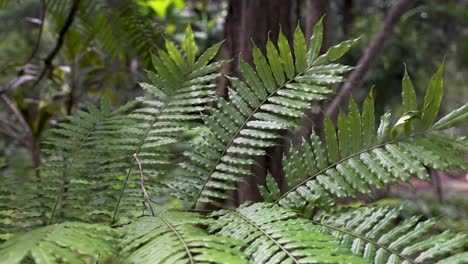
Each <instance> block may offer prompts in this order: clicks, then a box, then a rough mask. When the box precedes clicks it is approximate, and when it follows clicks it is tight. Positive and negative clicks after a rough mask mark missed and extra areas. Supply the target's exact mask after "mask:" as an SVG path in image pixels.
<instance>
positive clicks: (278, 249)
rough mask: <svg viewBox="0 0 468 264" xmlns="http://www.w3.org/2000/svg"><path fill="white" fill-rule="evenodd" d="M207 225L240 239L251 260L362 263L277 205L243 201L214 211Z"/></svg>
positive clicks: (223, 233)
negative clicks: (251, 203)
mask: <svg viewBox="0 0 468 264" xmlns="http://www.w3.org/2000/svg"><path fill="white" fill-rule="evenodd" d="M213 215H214V216H216V217H219V218H218V219H217V221H216V222H213V223H212V224H211V225H210V230H211V232H214V233H216V234H217V235H221V236H227V237H232V238H236V239H241V240H243V241H244V242H245V244H246V245H247V247H246V248H245V250H244V252H245V254H247V255H248V256H250V259H251V261H252V263H324V262H327V263H366V261H364V260H363V259H361V258H359V257H356V256H353V255H351V252H349V251H348V250H346V249H344V248H343V247H340V246H339V245H338V244H335V243H334V238H333V237H332V236H329V235H324V234H321V233H319V232H316V231H314V226H313V225H312V224H311V223H310V222H309V221H308V220H306V219H301V218H298V217H297V215H296V214H295V213H294V212H292V211H290V210H287V209H285V208H282V207H279V206H277V205H272V204H265V203H257V204H253V205H245V204H244V205H243V206H241V207H240V208H238V209H237V210H236V211H224V210H223V211H218V212H215V213H214V214H213Z"/></svg>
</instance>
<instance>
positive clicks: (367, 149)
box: [274, 129, 432, 204]
mask: <svg viewBox="0 0 468 264" xmlns="http://www.w3.org/2000/svg"><path fill="white" fill-rule="evenodd" d="M431 131H432V129H429V130H426V131H423V132H418V133H415V134H412V135H409V136H406V137H402V138H399V139H395V140H391V141H388V142H384V143H381V144H378V145H375V146H372V147H370V148H366V149H363V150H361V151H359V152H356V153H354V154H352V155H349V156H348V157H345V158H343V159H341V160H339V161H336V162H334V163H332V164H331V165H329V166H327V167H326V168H324V169H322V170H320V171H318V172H316V173H314V174H313V175H312V176H310V177H308V178H307V179H305V180H303V181H301V182H300V183H298V184H296V185H295V186H294V187H292V188H291V189H289V190H287V191H286V192H285V193H284V194H283V195H281V196H280V197H279V198H278V199H277V200H275V201H274V204H277V203H278V202H279V201H281V200H282V199H283V198H285V197H286V196H287V195H288V194H290V193H292V192H294V191H295V190H296V189H297V188H299V187H301V186H303V185H305V184H306V183H307V182H309V181H311V180H313V179H315V178H316V177H317V176H319V175H320V174H322V173H324V172H326V171H327V170H329V169H331V168H333V167H336V166H337V165H339V164H341V163H343V162H345V161H347V160H349V159H352V158H354V157H356V156H358V155H361V154H362V153H365V152H368V151H371V150H373V149H377V148H381V147H383V146H386V145H390V144H394V143H397V142H400V141H403V140H405V139H410V138H413V137H416V136H420V135H424V134H426V133H429V132H431Z"/></svg>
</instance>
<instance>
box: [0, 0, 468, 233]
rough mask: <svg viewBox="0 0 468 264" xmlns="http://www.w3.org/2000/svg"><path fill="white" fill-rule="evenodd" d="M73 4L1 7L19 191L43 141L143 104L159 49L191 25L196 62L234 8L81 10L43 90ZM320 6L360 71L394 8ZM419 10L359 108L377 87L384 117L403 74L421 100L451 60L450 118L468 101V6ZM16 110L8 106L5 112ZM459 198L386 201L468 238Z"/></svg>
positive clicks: (0, 159)
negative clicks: (94, 109) (91, 107)
mask: <svg viewBox="0 0 468 264" xmlns="http://www.w3.org/2000/svg"><path fill="white" fill-rule="evenodd" d="M306 1H314V0H294V1H293V0H291V1H290V3H291V5H293V6H294V8H292V10H293V13H294V14H292V15H291V20H292V21H293V22H292V24H294V25H295V24H296V23H300V24H301V26H302V27H303V28H305V27H306V26H307V25H305V23H306V21H307V16H308V14H307V12H306V11H307V9H306V8H303V7H304V5H305V4H306V3H305V2H306ZM73 2H74V1H71V0H69V1H68V0H67V1H63V0H0V21H1V22H0V39H1V41H0V90H1V95H2V104H0V133H1V134H2V136H1V137H0V146H1V147H0V149H1V151H0V175H1V177H21V178H22V179H24V181H28V179H30V178H31V177H33V174H34V168H35V167H37V166H38V164H39V163H40V160H41V158H40V156H39V154H38V150H37V146H38V145H39V142H40V141H41V136H42V135H43V131H44V130H45V129H46V128H49V127H51V126H53V125H54V124H56V123H57V122H61V121H63V120H65V118H66V117H67V116H69V115H71V114H73V113H74V112H75V111H77V110H78V109H82V108H83V107H84V106H85V105H86V104H89V103H97V102H98V101H99V99H100V98H101V97H102V96H104V95H107V96H109V97H110V98H111V100H112V103H113V105H114V106H118V105H122V104H123V103H125V102H127V101H129V100H131V99H133V98H134V97H135V96H138V95H139V94H140V93H141V90H140V89H139V87H138V83H139V82H141V81H143V80H144V78H145V74H144V73H145V69H150V68H151V66H150V65H151V62H150V54H151V52H152V53H155V52H156V50H157V49H158V47H162V46H163V45H164V40H163V39H164V38H168V39H171V40H174V41H176V42H179V43H180V41H181V40H182V38H183V34H184V29H185V27H186V25H187V24H191V25H192V28H193V29H194V32H195V37H196V40H197V44H198V50H199V51H203V50H204V49H205V48H206V47H208V46H210V45H212V44H214V43H216V42H218V41H220V40H222V39H223V38H225V30H224V29H225V19H226V16H227V14H228V8H229V5H230V4H231V2H230V1H220V0H185V1H184V0H137V1H129V0H127V1H126V0H82V1H80V5H79V9H78V11H77V13H76V15H75V17H74V21H73V24H72V26H71V27H70V28H69V30H68V31H67V33H66V34H65V35H64V41H63V45H62V46H61V47H60V50H59V52H58V53H57V55H56V56H55V57H54V61H53V63H52V65H51V66H52V67H51V69H50V71H47V72H46V73H45V76H44V77H43V78H42V79H41V80H40V81H39V82H38V81H37V80H38V78H39V76H40V75H41V74H42V72H43V71H44V69H45V68H46V65H44V58H46V57H47V56H48V54H50V52H51V51H52V50H53V49H54V47H56V45H57V38H58V37H59V36H60V31H61V29H62V28H63V27H64V25H65V24H66V23H67V16H68V14H69V10H70V9H71V8H72V4H73ZM325 2H328V5H329V7H328V12H327V18H328V19H329V21H330V26H329V29H328V36H329V43H337V42H339V41H342V40H345V39H348V38H351V37H358V36H360V35H363V38H362V40H361V41H360V42H359V44H358V45H357V47H355V48H354V49H352V51H351V52H350V53H349V54H348V55H347V56H346V57H345V58H344V59H343V60H344V61H345V62H346V63H347V64H350V65H356V62H357V61H358V60H359V58H360V57H361V56H362V54H363V52H364V51H365V49H366V47H367V46H368V45H369V42H370V41H371V39H372V37H373V36H374V35H375V34H376V32H377V31H378V30H379V28H380V27H381V25H382V23H383V22H384V19H385V16H386V14H387V12H388V10H389V9H390V8H391V6H392V5H393V4H395V2H396V1H390V0H369V1H351V0H333V1H325ZM414 2H415V3H414V4H413V5H412V7H411V9H409V10H408V11H407V12H405V13H404V14H403V15H402V16H401V18H400V21H399V23H398V24H397V25H396V27H395V29H394V35H393V36H392V37H391V38H389V39H388V41H386V43H385V49H384V51H383V52H382V53H380V54H378V58H377V59H376V60H375V63H374V64H373V65H372V67H371V69H370V70H369V72H368V74H367V76H366V78H364V79H363V80H362V82H361V85H360V88H359V89H355V90H353V95H354V96H355V98H357V99H359V98H360V99H361V100H363V99H364V96H365V95H367V93H368V91H369V89H370V88H371V86H372V85H375V89H374V90H375V99H376V104H377V106H378V108H377V109H378V110H379V111H380V113H383V112H384V111H386V110H388V109H390V108H394V105H396V104H397V103H399V102H400V94H401V88H400V87H401V85H400V82H401V79H402V77H403V72H404V63H406V65H407V67H408V69H410V75H411V78H412V80H413V82H414V84H415V88H416V89H417V91H419V93H418V98H423V90H424V89H425V87H426V85H427V82H428V80H429V79H430V77H431V75H432V73H433V72H434V71H435V69H436V68H437V65H439V64H440V63H441V61H443V60H445V65H446V71H445V87H446V90H445V91H446V94H445V96H444V99H443V103H442V111H443V113H448V112H449V111H450V110H453V109H454V108H456V107H457V106H460V105H462V104H464V103H465V102H466V101H467V99H468V88H467V85H466V84H467V83H468V74H467V73H468V1H466V0H446V1H430V0H418V1H414ZM258 12H262V10H258ZM298 21H299V22H298ZM220 56H222V54H221V55H220ZM3 96H5V98H6V99H5V100H3V99H4V98H3ZM10 99H11V102H12V103H13V106H12V105H8V104H7V101H6V100H10ZM15 110H16V112H15ZM23 121H24V122H23ZM462 129H464V132H465V134H466V131H467V130H466V128H462ZM462 132H463V131H462ZM188 134H190V133H188ZM192 134H193V135H194V136H196V134H197V133H196V131H195V132H192ZM459 176H461V177H459V178H461V179H463V178H465V180H462V181H460V184H465V186H466V184H467V183H466V182H467V180H466V177H467V176H466V172H462V173H459ZM442 185H444V186H449V185H450V184H443V182H442ZM437 188H442V189H443V188H445V187H440V186H439V187H437ZM459 189H460V190H458V191H457V192H452V191H447V190H445V189H443V190H442V192H443V193H442V196H443V197H440V196H441V195H440V193H438V192H436V191H435V188H429V190H423V191H422V192H418V193H417V194H415V192H414V191H413V190H412V189H411V188H410V189H403V190H399V191H395V192H392V193H391V194H385V195H388V196H389V197H391V198H392V199H391V200H389V201H391V202H395V201H397V202H404V203H408V204H410V205H411V206H410V208H412V209H414V210H415V211H417V212H421V213H423V214H425V215H427V216H443V215H445V216H452V219H451V220H449V221H447V223H448V224H450V225H454V226H456V227H458V228H461V229H464V228H465V229H466V227H467V223H466V219H467V214H468V212H467V211H466V208H468V206H467V194H468V190H467V189H466V188H465V189H463V188H459ZM444 192H445V193H444ZM447 193H450V195H448V194H447ZM395 199H396V200H395ZM460 208H464V209H463V210H459V209H460Z"/></svg>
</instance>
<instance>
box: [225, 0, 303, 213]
mask: <svg viewBox="0 0 468 264" xmlns="http://www.w3.org/2000/svg"><path fill="white" fill-rule="evenodd" d="M228 4H229V5H228V14H227V17H226V22H225V27H224V38H225V41H226V42H225V43H224V57H225V58H226V59H233V61H232V62H231V63H229V64H227V65H225V67H224V68H223V73H224V74H228V75H230V76H237V77H240V76H241V75H240V70H239V59H243V60H245V61H247V62H248V63H250V64H252V62H253V58H252V48H253V43H255V45H256V46H258V47H259V48H260V49H262V51H264V49H265V45H266V42H267V40H268V36H270V38H271V39H272V41H276V40H277V37H278V33H279V32H280V30H281V31H282V32H283V33H284V34H285V36H286V37H287V38H288V39H291V38H292V28H293V27H294V26H295V25H293V24H292V23H291V21H292V19H291V14H292V12H293V11H294V10H293V6H294V5H293V4H292V1H290V0H229V2H228ZM227 87H228V81H227V80H225V79H224V80H222V81H221V83H220V88H219V93H220V94H221V95H223V96H224V97H227V94H228V89H227ZM279 145H282V144H279ZM267 153H268V154H267V157H262V158H259V159H258V164H259V165H257V166H254V168H253V172H254V175H256V179H255V178H254V177H247V178H246V179H245V181H244V183H241V184H239V186H238V190H237V191H235V192H234V193H233V201H231V203H233V204H236V205H237V204H239V203H242V202H244V201H246V200H252V201H258V200H260V195H259V193H258V189H257V187H256V185H257V184H258V183H264V180H265V175H266V172H267V170H270V171H271V172H272V174H273V175H274V177H275V178H276V179H277V180H278V182H280V183H281V179H282V171H281V168H280V164H281V153H282V148H281V147H274V148H271V149H269V150H268V152H267Z"/></svg>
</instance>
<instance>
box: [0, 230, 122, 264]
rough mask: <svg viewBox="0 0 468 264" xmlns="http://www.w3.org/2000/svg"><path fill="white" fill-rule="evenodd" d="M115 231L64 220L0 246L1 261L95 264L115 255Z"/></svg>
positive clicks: (9, 262) (11, 262)
mask: <svg viewBox="0 0 468 264" xmlns="http://www.w3.org/2000/svg"><path fill="white" fill-rule="evenodd" d="M114 232H115V231H114V230H112V229H111V228H109V227H106V226H99V225H90V224H85V223H73V222H69V223H63V224H55V225H49V226H46V227H41V228H38V229H35V230H33V231H31V232H28V233H26V234H24V235H20V236H18V237H16V238H14V239H11V240H9V241H7V242H5V243H3V244H1V245H0V255H1V256H2V258H1V259H0V263H8V264H14V263H31V262H32V263H86V262H88V263H91V262H92V263H96V262H97V261H102V260H105V259H108V258H110V257H111V256H112V254H115V244H116V243H115V241H114V240H115V238H114V234H113V233H114Z"/></svg>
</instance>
